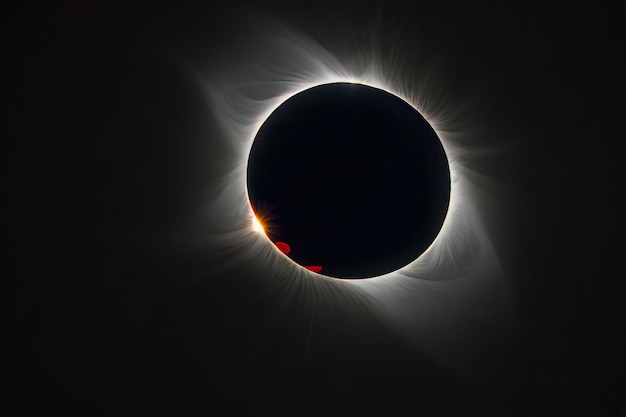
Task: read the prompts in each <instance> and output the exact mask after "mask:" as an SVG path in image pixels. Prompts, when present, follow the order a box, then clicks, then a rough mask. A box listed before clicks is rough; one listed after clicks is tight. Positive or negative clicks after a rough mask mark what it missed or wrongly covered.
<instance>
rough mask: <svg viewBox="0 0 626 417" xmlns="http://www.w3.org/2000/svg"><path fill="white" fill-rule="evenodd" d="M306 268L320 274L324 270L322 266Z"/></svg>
mask: <svg viewBox="0 0 626 417" xmlns="http://www.w3.org/2000/svg"><path fill="white" fill-rule="evenodd" d="M305 268H306V269H308V270H309V271H313V272H320V271H321V270H322V267H321V266H320V265H310V266H305Z"/></svg>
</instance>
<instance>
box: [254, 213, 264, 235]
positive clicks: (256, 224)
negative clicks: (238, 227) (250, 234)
mask: <svg viewBox="0 0 626 417" xmlns="http://www.w3.org/2000/svg"><path fill="white" fill-rule="evenodd" d="M252 230H254V231H255V232H257V233H263V234H265V228H264V227H263V225H262V224H261V222H260V221H259V219H258V218H257V217H256V216H254V217H252Z"/></svg>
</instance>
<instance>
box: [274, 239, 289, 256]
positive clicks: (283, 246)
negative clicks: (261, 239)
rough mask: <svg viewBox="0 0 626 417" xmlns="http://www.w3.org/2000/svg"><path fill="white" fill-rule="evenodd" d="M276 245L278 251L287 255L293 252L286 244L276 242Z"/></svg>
mask: <svg viewBox="0 0 626 417" xmlns="http://www.w3.org/2000/svg"><path fill="white" fill-rule="evenodd" d="M274 244H275V245H276V247H277V248H278V250H280V251H281V252H282V253H284V254H285V255H287V254H288V253H289V252H291V246H289V245H288V244H286V243H285V242H276V243H274Z"/></svg>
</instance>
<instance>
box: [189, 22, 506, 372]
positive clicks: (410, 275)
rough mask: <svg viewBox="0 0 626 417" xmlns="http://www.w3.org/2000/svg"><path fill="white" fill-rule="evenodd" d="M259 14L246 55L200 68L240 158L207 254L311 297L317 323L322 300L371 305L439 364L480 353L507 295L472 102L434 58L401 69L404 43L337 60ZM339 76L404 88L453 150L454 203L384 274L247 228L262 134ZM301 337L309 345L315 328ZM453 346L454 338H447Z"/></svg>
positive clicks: (217, 210)
mask: <svg viewBox="0 0 626 417" xmlns="http://www.w3.org/2000/svg"><path fill="white" fill-rule="evenodd" d="M263 19H264V20H263V23H264V24H263V25H261V24H260V23H259V22H256V24H255V25H254V26H253V27H251V28H250V29H249V31H248V33H249V36H248V38H246V39H245V41H244V40H240V41H238V42H240V43H233V44H231V46H232V47H233V48H234V50H235V51H239V52H240V53H239V54H235V53H233V54H232V56H230V58H229V59H228V60H224V62H223V63H222V64H221V66H220V67H219V68H217V70H213V71H211V72H208V73H206V74H200V76H201V78H202V79H204V80H205V83H206V84H205V86H206V93H207V95H208V97H209V100H210V103H211V107H212V110H213V112H214V114H215V116H216V118H217V119H218V120H219V123H220V124H221V132H222V136H221V137H220V140H221V141H223V143H224V145H225V146H227V147H228V148H229V149H230V151H231V153H232V154H233V155H235V158H234V159H235V160H234V161H233V163H232V164H230V166H226V165H225V168H224V172H223V175H222V176H221V177H222V178H223V180H222V181H220V187H222V189H221V192H220V193H219V194H218V196H217V197H216V198H214V199H212V201H210V202H209V206H208V207H207V208H206V213H207V214H206V224H207V225H208V230H207V232H208V235H207V239H208V241H209V242H208V243H209V245H210V246H211V247H213V248H222V251H221V252H220V251H219V250H218V251H216V252H214V253H213V255H212V259H213V260H215V263H219V262H224V264H225V265H222V266H221V267H220V270H222V271H231V272H232V271H241V270H242V268H243V267H242V265H243V264H245V265H248V266H250V265H253V269H254V270H257V271H259V278H258V279H263V280H264V281H265V283H267V285H268V286H270V287H271V288H274V289H277V288H282V290H281V291H282V292H283V295H284V297H287V298H291V297H296V298H299V299H301V300H310V302H303V304H301V305H298V307H297V309H299V310H300V311H302V310H303V309H304V310H306V311H304V312H302V314H305V315H307V314H308V315H313V316H309V318H310V320H307V322H308V323H309V324H310V326H311V328H312V327H314V323H317V322H321V321H319V320H317V321H316V320H314V319H313V317H314V316H315V315H317V314H320V312H319V311H318V310H319V309H320V308H322V307H321V306H322V305H323V306H324V308H329V306H330V305H333V304H334V303H343V302H345V303H350V302H353V303H355V307H354V308H355V309H356V305H359V306H360V307H359V308H361V307H362V308H366V309H367V310H369V311H370V313H371V314H373V315H374V316H375V317H376V318H377V319H378V320H379V321H380V322H382V323H384V325H385V326H387V327H388V328H389V329H392V330H393V331H394V332H397V333H399V334H401V335H403V336H404V337H406V338H407V339H409V340H411V341H412V342H413V343H415V344H416V346H418V347H419V348H420V349H421V350H423V351H424V352H427V353H428V354H430V355H432V356H433V357H436V358H438V359H439V360H440V361H441V362H442V363H445V364H448V365H449V366H452V367H455V368H463V365H462V362H463V358H464V356H465V355H464V354H463V349H464V348H467V349H471V350H472V351H474V350H475V347H476V345H477V344H480V343H482V342H481V341H479V340H476V338H475V337H474V334H475V333H476V332H482V331H483V330H484V329H485V328H491V327H490V326H494V320H496V321H497V317H496V316H497V313H496V311H500V310H499V309H500V308H501V307H502V304H503V303H504V304H506V303H505V301H504V300H506V299H507V297H508V295H507V294H508V292H507V291H508V290H507V288H506V282H505V281H504V280H503V274H502V271H501V268H500V264H499V261H498V257H497V255H496V252H495V249H494V246H493V245H492V243H491V242H490V240H489V237H488V233H487V231H486V228H485V226H484V219H482V218H481V216H480V213H479V212H478V202H477V198H478V195H479V194H480V193H479V191H480V189H481V186H482V185H483V184H482V183H481V182H482V180H481V178H480V176H477V175H472V174H473V172H472V169H471V167H472V164H475V163H476V162H475V161H477V160H479V159H480V158H481V157H482V156H483V155H485V154H486V153H487V152H489V151H490V149H482V148H485V145H484V144H483V143H479V144H477V145H476V146H475V147H473V148H472V149H471V152H468V144H467V143H468V142H471V141H472V139H473V138H475V137H476V136H475V135H476V132H475V131H473V130H472V129H476V130H478V129H477V128H476V127H474V126H471V121H470V122H469V126H470V128H469V129H468V127H467V126H468V120H469V119H471V117H469V116H468V112H471V109H475V107H476V103H475V102H470V99H469V98H468V99H465V100H463V99H459V98H458V97H457V95H453V94H448V93H449V89H450V88H451V87H450V86H449V84H448V83H447V82H446V80H445V76H444V75H443V74H442V71H440V70H439V68H438V67H437V65H438V64H432V65H429V64H424V63H423V62H418V64H419V65H421V67H419V68H415V71H411V67H410V66H409V68H406V67H404V65H403V64H402V62H403V61H402V59H403V58H402V57H403V56H404V55H403V53H406V52H407V51H405V50H399V51H394V53H393V54H392V56H393V57H394V58H393V59H394V62H393V63H388V62H384V60H382V59H380V58H379V57H377V56H376V53H375V52H372V54H371V55H370V56H366V55H367V53H366V51H364V50H363V49H360V50H359V53H358V54H357V55H355V56H352V57H348V58H346V59H345V60H342V59H341V58H342V57H339V59H338V58H337V57H334V56H332V55H331V54H330V53H329V52H328V51H327V50H325V49H324V48H322V47H321V46H320V45H319V44H317V43H316V42H315V41H313V40H312V39H311V38H309V37H308V36H306V35H305V34H303V33H298V32H296V31H293V30H288V29H286V28H285V27H283V26H281V25H279V24H278V23H276V22H275V21H273V20H271V19H268V18H266V17H263ZM387 29H388V30H393V28H387ZM374 49H375V48H374ZM374 49H372V50H374ZM413 61H416V62H417V61H419V60H417V59H415V58H412V61H411V62H413ZM407 65H408V64H407ZM411 65H413V64H411ZM416 65H417V64H416ZM335 82H352V83H361V84H366V85H370V86H372V87H376V88H379V89H383V90H386V91H389V92H391V93H392V94H395V95H397V96H399V97H400V98H403V99H404V100H405V101H407V102H408V103H409V104H411V105H412V106H413V107H415V108H416V109H417V110H418V111H419V112H420V113H421V114H422V115H424V117H426V119H427V120H428V121H429V123H430V124H431V125H432V126H433V128H434V129H435V131H436V132H437V134H438V136H439V138H440V140H441V142H442V144H443V147H444V150H445V152H446V154H447V157H448V162H449V166H450V174H451V195H450V206H449V209H448V214H447V217H446V219H445V221H444V224H443V227H442V229H441V231H440V233H439V235H438V236H437V238H436V239H435V241H434V242H433V243H432V245H431V246H430V248H429V249H428V250H427V251H426V252H425V253H424V254H423V255H422V256H420V257H419V258H418V259H416V260H415V261H414V262H412V263H411V264H409V265H407V266H406V267H404V268H401V269H400V270H398V271H395V272H392V273H389V274H386V275H383V276H380V277H374V278H368V279H363V280H354V281H345V280H338V279H335V278H330V277H325V276H321V275H318V274H315V273H312V272H309V271H307V270H305V269H304V268H302V267H300V266H299V265H298V264H296V263H295V262H293V261H292V260H291V259H290V258H289V257H287V256H285V255H284V254H282V253H281V252H280V251H279V250H278V249H277V248H276V247H275V246H274V245H273V244H272V243H271V242H270V241H269V239H267V238H266V237H265V236H264V235H263V234H258V233H255V232H253V231H252V229H251V227H250V222H251V219H252V218H253V216H254V214H253V213H252V210H251V208H250V203H249V199H248V192H247V185H246V181H245V180H246V167H247V161H248V155H249V151H250V148H251V146H252V142H253V140H254V137H255V135H256V132H257V131H258V129H259V128H260V126H261V124H262V123H263V122H264V121H265V120H266V119H267V117H268V116H269V115H270V114H271V113H272V112H273V111H274V110H275V109H276V108H277V107H278V106H279V105H280V104H282V103H283V102H284V101H285V100H286V99H288V98H289V97H291V96H293V95H294V94H297V93H299V92H300V91H303V90H305V89H308V88H311V87H313V86H316V85H319V84H327V83H335ZM474 111H475V110H474ZM211 158H217V156H213V157H211ZM488 203H489V202H487V203H485V202H484V201H482V204H488ZM261 272H262V274H261ZM261 275H262V277H261ZM322 300H325V301H322ZM285 302H286V303H293V302H294V300H293V299H291V300H285ZM325 314H327V313H325ZM312 331H313V330H311V332H312ZM306 343H307V345H309V344H310V337H309V338H307V342H306ZM450 344H453V345H454V347H449V348H445V349H444V348H442V346H450ZM488 351H489V349H485V352H486V354H487V352H488ZM478 362H479V360H477V361H475V362H474V363H473V366H476V364H477V363H478Z"/></svg>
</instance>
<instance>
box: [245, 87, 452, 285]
mask: <svg viewBox="0 0 626 417" xmlns="http://www.w3.org/2000/svg"><path fill="white" fill-rule="evenodd" d="M247 185H248V195H249V198H250V203H251V205H252V208H253V209H254V210H255V213H256V216H257V218H258V219H259V220H260V222H261V224H262V225H263V226H264V229H265V233H266V235H267V237H268V238H269V239H270V240H271V241H272V242H274V243H275V244H276V246H277V247H278V248H279V249H280V250H282V251H283V253H286V254H287V256H289V257H290V258H291V259H293V260H294V261H295V262H296V263H298V264H300V265H301V266H303V267H306V268H308V269H311V270H314V271H319V269H320V268H319V267H321V272H320V273H321V274H323V275H327V276H331V277H336V278H368V277H373V276H378V275H382V274H385V273H388V272H392V271H395V270H397V269H399V268H402V267H403V266H405V265H407V264H409V263H410V262H412V261H413V260H415V259H417V258H418V257H419V256H420V255H421V254H422V253H423V252H424V251H425V250H426V249H428V247H429V246H430V245H431V243H432V242H433V241H434V239H435V238H436V237H437V235H438V234H439V231H440V230H441V226H442V224H443V221H444V219H445V216H446V213H447V210H448V204H449V201H450V170H449V166H448V160H447V157H446V154H445V152H444V149H443V146H442V144H441V141H440V140H439V138H438V137H437V134H436V133H435V131H434V130H433V128H432V127H431V126H430V124H429V123H428V122H427V121H426V120H425V119H424V118H423V117H422V115H421V114H420V113H419V112H417V110H415V109H414V108H413V107H412V106H410V105H409V104H408V103H407V102H405V101H404V100H402V99H401V98H399V97H397V96H395V95H393V94H391V93H389V92H386V91H384V90H381V89H378V88H374V87H369V86H366V85H362V84H352V83H332V84H323V85H318V86H316V87H312V88H310V89H307V90H304V91H302V92H300V93H298V94H295V95H294V96H292V97H290V98H289V99H287V100H286V101H285V102H283V103H282V104H281V105H280V106H279V107H278V108H277V109H276V110H274V112H272V114H271V115H270V116H269V117H268V118H267V120H266V121H265V122H264V123H263V125H262V126H261V128H260V129H259V131H258V133H257V135H256V137H255V139H254V143H253V145H252V149H251V150H250V156H249V160H248V172H247Z"/></svg>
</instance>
